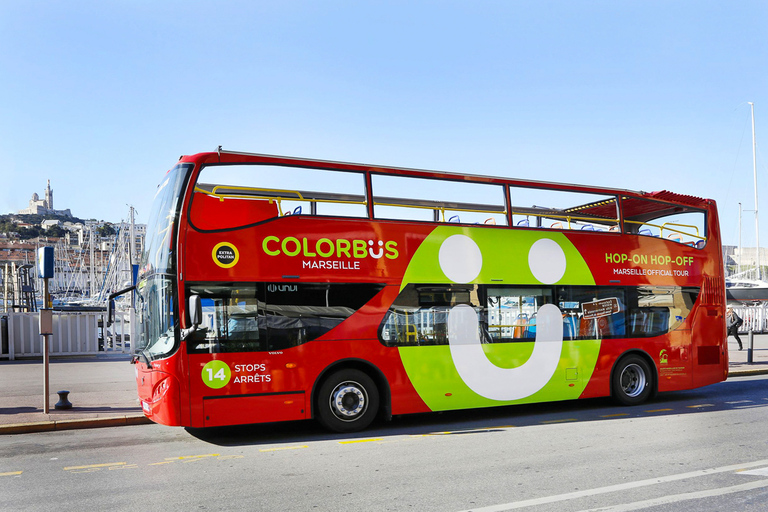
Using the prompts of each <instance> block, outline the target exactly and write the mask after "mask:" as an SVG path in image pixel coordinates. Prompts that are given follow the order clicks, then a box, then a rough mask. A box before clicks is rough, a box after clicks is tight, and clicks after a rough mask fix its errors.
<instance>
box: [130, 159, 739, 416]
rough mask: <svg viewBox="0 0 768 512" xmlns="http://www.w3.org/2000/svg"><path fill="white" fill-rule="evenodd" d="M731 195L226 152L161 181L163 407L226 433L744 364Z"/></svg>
mask: <svg viewBox="0 0 768 512" xmlns="http://www.w3.org/2000/svg"><path fill="white" fill-rule="evenodd" d="M723 283H724V280H723V262H722V255H721V244H720V234H719V231H718V216H717V209H716V206H715V202H714V201H712V200H707V199H700V198H697V197H692V196H687V195H680V194H675V193H671V192H666V191H665V192H651V193H646V192H632V191H628V190H616V189H608V188H602V187H590V186H584V185H567V184H560V183H545V182H536V181H529V180H518V179H507V178H498V177H488V176H479V175H467V174H455V173H446V172H436V171H425V170H414V169H401V168H393V167H381V166H374V165H362V164H351V163H341V162H328V161H318V160H307V159H301V158H290V157H278V156H267V155H258V154H246V153H236V152H229V151H222V150H219V151H216V152H211V153H200V154H197V155H193V156H184V157H182V158H181V159H180V160H179V162H178V163H177V165H176V166H175V167H174V168H173V169H171V170H170V171H169V172H168V173H167V174H166V176H165V177H164V178H163V180H162V183H161V184H160V186H159V187H158V189H157V193H156V195H155V201H154V206H153V210H152V214H151V218H150V222H149V224H148V230H147V242H146V249H145V251H144V256H143V261H142V265H141V268H140V272H139V278H138V281H137V286H136V293H137V313H138V314H137V318H138V323H139V326H138V327H139V328H138V331H139V336H138V340H137V341H138V343H136V347H135V349H136V350H135V356H134V360H135V363H136V376H137V381H138V392H139V397H140V399H141V403H142V407H143V410H144V412H145V414H146V415H147V416H148V417H149V418H150V419H152V420H154V421H156V422H158V423H162V424H165V425H182V426H189V427H207V426H222V425H236V424H249V423H260V422H276V421H286V420H300V419H310V418H316V419H318V420H319V421H320V422H321V423H322V424H323V425H325V426H326V427H327V428H329V429H332V430H336V431H356V430H360V429H363V428H365V427H366V426H368V425H369V424H370V423H371V421H373V420H374V418H376V417H377V416H379V417H384V418H389V417H391V416H392V415H399V414H408V413H418V412H428V411H445V410H455V409H472V408H479V407H491V406H499V405H510V404H521V403H532V402H545V401H554V400H569V399H577V398H590V397H603V396H612V397H614V398H615V399H616V400H617V401H618V402H620V403H623V404H628V405H634V404H639V403H641V402H643V401H645V400H646V399H648V398H649V397H651V396H652V395H654V394H655V393H657V392H664V391H673V390H683V389H691V388H695V387H699V386H704V385H707V384H712V383H715V382H720V381H723V380H725V379H726V377H727V373H728V352H727V347H726V335H725V325H724V302H725V293H724V285H723Z"/></svg>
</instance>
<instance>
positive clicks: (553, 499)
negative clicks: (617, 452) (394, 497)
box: [465, 460, 768, 512]
mask: <svg viewBox="0 0 768 512" xmlns="http://www.w3.org/2000/svg"><path fill="white" fill-rule="evenodd" d="M766 465H768V460H758V461H755V462H746V463H744V464H733V465H730V466H721V467H719V468H710V469H702V470H699V471H690V472H688V473H679V474H677V475H667V476H662V477H658V478H648V479H646V480H638V481H636V482H627V483H623V484H616V485H608V486H605V487H597V488H595V489H586V490H583V491H575V492H569V493H565V494H556V495H554V496H543V497H541V498H533V499H530V500H523V501H513V502H511V503H502V504H499V505H490V506H488V507H480V508H473V509H469V510H467V511H465V512H504V511H506V510H516V509H520V508H525V507H533V506H536V505H545V504H547V503H557V502H560V501H568V500H575V499H578V498H585V497H587V496H597V495H600V494H608V493H611V492H620V491H626V490H628V489H637V488H639V487H647V486H650V485H657V484H664V483H667V482H676V481H678V480H686V479H688V478H698V477H702V476H707V475H714V474H717V473H727V472H729V471H743V470H745V469H749V468H756V467H760V466H766ZM764 485H766V486H768V480H766V481H765V483H764ZM734 492H738V491H734Z"/></svg>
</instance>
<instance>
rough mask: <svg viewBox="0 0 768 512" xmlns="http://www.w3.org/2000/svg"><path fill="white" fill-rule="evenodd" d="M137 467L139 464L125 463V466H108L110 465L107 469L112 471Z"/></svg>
mask: <svg viewBox="0 0 768 512" xmlns="http://www.w3.org/2000/svg"><path fill="white" fill-rule="evenodd" d="M137 467H139V465H138V464H127V465H125V466H110V467H109V468H107V469H109V470H110V471H112V470H113V469H135V468H137Z"/></svg>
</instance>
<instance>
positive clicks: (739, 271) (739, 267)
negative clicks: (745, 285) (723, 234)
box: [738, 203, 741, 273]
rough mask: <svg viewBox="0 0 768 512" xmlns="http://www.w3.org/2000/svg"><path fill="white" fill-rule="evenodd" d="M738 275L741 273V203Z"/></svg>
mask: <svg viewBox="0 0 768 512" xmlns="http://www.w3.org/2000/svg"><path fill="white" fill-rule="evenodd" d="M738 269H739V270H738V273H741V203H739V266H738Z"/></svg>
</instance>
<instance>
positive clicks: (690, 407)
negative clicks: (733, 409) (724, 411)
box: [688, 404, 715, 409]
mask: <svg viewBox="0 0 768 512" xmlns="http://www.w3.org/2000/svg"><path fill="white" fill-rule="evenodd" d="M714 406H715V404H701V405H689V406H688V408H689V409H701V408H702V407H714Z"/></svg>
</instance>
